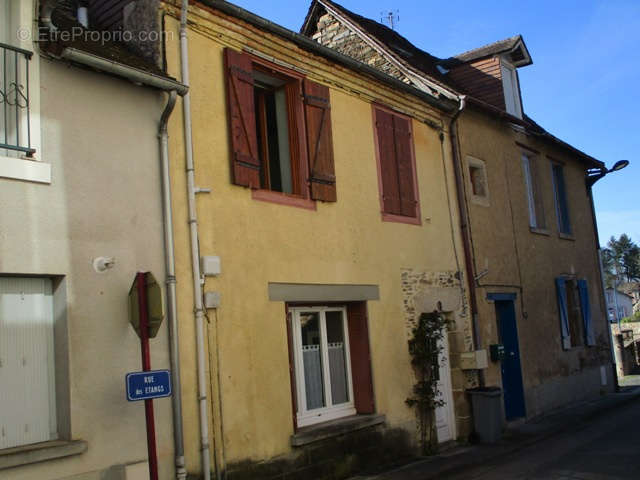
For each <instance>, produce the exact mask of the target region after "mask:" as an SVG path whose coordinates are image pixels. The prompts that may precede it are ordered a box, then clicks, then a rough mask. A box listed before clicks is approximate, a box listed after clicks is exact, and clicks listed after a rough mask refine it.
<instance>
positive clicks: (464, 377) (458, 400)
mask: <svg viewBox="0 0 640 480" xmlns="http://www.w3.org/2000/svg"><path fill="white" fill-rule="evenodd" d="M401 277H402V294H403V303H404V305H403V309H404V316H405V327H406V334H407V339H408V338H409V337H410V335H411V332H412V330H413V328H414V327H415V326H416V322H417V320H418V318H419V317H420V314H422V313H425V312H433V311H434V310H438V311H441V312H444V314H445V315H446V317H447V319H448V320H449V327H448V332H447V333H448V335H447V340H448V342H449V366H450V368H451V392H452V397H453V403H454V412H455V416H456V432H457V435H458V438H465V437H466V436H468V435H469V433H471V411H470V409H469V402H468V399H467V396H466V393H465V390H466V389H467V388H473V387H476V386H478V379H477V374H476V372H475V371H473V370H462V369H461V368H460V367H459V362H458V358H459V355H460V353H463V352H470V351H473V349H474V347H473V333H472V330H471V312H470V310H469V305H468V303H467V295H466V291H465V289H464V286H463V285H464V283H463V282H462V278H463V276H462V273H461V272H453V271H447V272H428V271H422V270H414V269H403V270H402V272H401Z"/></svg>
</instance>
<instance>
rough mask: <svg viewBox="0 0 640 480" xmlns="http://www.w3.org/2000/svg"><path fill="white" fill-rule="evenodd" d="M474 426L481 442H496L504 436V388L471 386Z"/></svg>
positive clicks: (469, 391) (469, 390) (469, 392)
mask: <svg viewBox="0 0 640 480" xmlns="http://www.w3.org/2000/svg"><path fill="white" fill-rule="evenodd" d="M467 393H468V394H469V396H470V397H471V407H472V409H473V426H474V429H475V432H476V435H477V436H478V440H479V441H480V442H481V443H496V442H497V441H498V440H500V438H501V437H502V389H501V388H500V387H478V388H470V389H468V390H467Z"/></svg>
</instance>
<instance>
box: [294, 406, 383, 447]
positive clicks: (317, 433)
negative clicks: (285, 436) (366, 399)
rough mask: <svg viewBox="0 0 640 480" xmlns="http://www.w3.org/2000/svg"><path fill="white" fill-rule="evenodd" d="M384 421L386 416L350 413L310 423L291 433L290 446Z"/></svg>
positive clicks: (301, 444)
mask: <svg viewBox="0 0 640 480" xmlns="http://www.w3.org/2000/svg"><path fill="white" fill-rule="evenodd" d="M385 421H386V417H385V416H384V415H378V414H371V415H352V416H350V417H344V418H339V419H337V420H331V421H329V422H324V423H318V424H316V425H310V426H308V427H303V428H300V429H299V430H298V432H297V433H295V434H294V435H291V446H292V447H302V446H304V445H308V444H310V443H314V442H318V441H320V440H326V439H327V438H333V437H337V436H340V435H344V434H346V433H351V432H355V431H356V430H362V429H363V428H368V427H373V426H375V425H380V424H383V423H384V422H385Z"/></svg>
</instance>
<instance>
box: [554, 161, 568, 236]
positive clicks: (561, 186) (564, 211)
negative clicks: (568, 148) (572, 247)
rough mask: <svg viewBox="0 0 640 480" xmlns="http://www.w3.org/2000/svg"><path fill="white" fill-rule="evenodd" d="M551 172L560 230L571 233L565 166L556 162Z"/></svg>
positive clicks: (566, 233) (564, 233)
mask: <svg viewBox="0 0 640 480" xmlns="http://www.w3.org/2000/svg"><path fill="white" fill-rule="evenodd" d="M551 174H552V180H553V192H554V197H555V201H556V217H557V219H558V230H559V232H560V233H561V234H563V235H571V234H572V229H571V218H570V215H569V200H568V198H567V186H566V184H565V181H564V167H563V166H562V165H560V164H558V163H554V164H553V165H552V167H551Z"/></svg>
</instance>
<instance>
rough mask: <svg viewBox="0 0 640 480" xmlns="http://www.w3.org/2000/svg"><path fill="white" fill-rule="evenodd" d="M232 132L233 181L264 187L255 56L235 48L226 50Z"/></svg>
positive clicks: (239, 183) (228, 100)
mask: <svg viewBox="0 0 640 480" xmlns="http://www.w3.org/2000/svg"><path fill="white" fill-rule="evenodd" d="M224 57H225V65H226V69H227V102H228V107H229V112H228V114H229V130H230V136H231V171H232V172H233V183H235V184H236V185H242V186H243V187H251V188H260V156H259V154H258V135H257V132H256V112H255V104H254V99H253V74H252V65H251V58H250V57H249V56H248V55H246V54H244V53H240V52H237V51H235V50H233V49H231V48H226V49H225V51H224Z"/></svg>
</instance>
